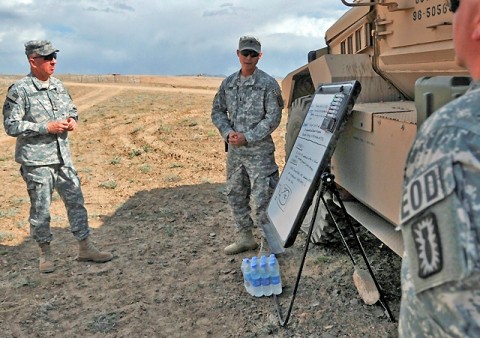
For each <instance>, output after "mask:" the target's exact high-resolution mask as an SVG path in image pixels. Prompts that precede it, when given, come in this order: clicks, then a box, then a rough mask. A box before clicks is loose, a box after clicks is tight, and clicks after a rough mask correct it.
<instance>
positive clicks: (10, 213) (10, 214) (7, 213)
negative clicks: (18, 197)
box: [0, 208, 18, 218]
mask: <svg viewBox="0 0 480 338" xmlns="http://www.w3.org/2000/svg"><path fill="white" fill-rule="evenodd" d="M16 214H18V210H17V209H16V208H10V209H8V210H0V218H7V217H13V216H15V215H16Z"/></svg>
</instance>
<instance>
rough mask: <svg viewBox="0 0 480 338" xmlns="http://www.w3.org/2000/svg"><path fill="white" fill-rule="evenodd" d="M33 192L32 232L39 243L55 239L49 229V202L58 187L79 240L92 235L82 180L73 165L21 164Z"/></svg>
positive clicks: (21, 169) (23, 175)
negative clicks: (71, 166) (81, 184)
mask: <svg viewBox="0 0 480 338" xmlns="http://www.w3.org/2000/svg"><path fill="white" fill-rule="evenodd" d="M20 173H21V174H22V177H23V179H24V181H25V182H26V183H27V190H28V195H29V196H30V218H29V221H30V234H31V236H32V237H33V239H34V240H35V241H36V242H37V243H46V242H51V241H52V240H53V235H52V232H51V230H50V205H51V203H52V194H53V190H54V189H55V190H56V191H57V192H58V194H59V195H60V197H61V198H62V200H63V203H64V204H65V208H66V209H67V215H68V220H69V223H70V230H71V232H72V233H73V235H74V236H75V238H76V239H77V240H82V239H84V238H86V237H88V235H89V227H88V215H87V210H86V209H85V206H84V199H83V193H82V189H81V186H80V180H79V178H78V176H77V173H76V172H75V170H74V169H73V168H70V167H66V166H63V165H50V166H21V168H20Z"/></svg>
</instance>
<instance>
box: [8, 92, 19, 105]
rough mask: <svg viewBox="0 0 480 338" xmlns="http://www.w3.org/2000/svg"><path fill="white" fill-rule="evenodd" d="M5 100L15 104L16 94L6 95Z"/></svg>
mask: <svg viewBox="0 0 480 338" xmlns="http://www.w3.org/2000/svg"><path fill="white" fill-rule="evenodd" d="M7 99H9V100H10V101H13V102H15V103H16V102H17V99H18V94H17V93H8V94H7Z"/></svg>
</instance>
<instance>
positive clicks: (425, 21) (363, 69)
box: [282, 0, 471, 255]
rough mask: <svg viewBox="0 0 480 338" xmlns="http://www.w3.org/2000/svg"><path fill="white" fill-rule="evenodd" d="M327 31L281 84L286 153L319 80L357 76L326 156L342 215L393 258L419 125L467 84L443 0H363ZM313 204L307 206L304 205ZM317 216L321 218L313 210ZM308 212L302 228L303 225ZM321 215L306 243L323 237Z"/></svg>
mask: <svg viewBox="0 0 480 338" xmlns="http://www.w3.org/2000/svg"><path fill="white" fill-rule="evenodd" d="M341 1H342V3H343V4H344V5H346V6H349V7H351V8H350V9H349V10H348V11H347V12H346V13H345V14H344V15H343V16H342V17H341V18H340V19H339V20H337V21H336V22H335V23H334V24H333V25H332V26H331V27H330V28H329V29H328V30H327V31H326V34H325V43H326V47H325V48H321V49H318V50H315V51H311V52H309V53H308V64H306V65H304V66H302V67H300V68H299V69H296V70H294V71H292V72H291V73H289V74H288V75H287V76H286V77H285V79H284V80H283V82H282V92H283V95H284V99H285V103H286V108H287V111H288V120H287V131H286V135H285V141H286V145H285V148H286V149H285V150H286V154H287V157H288V155H289V153H290V151H291V148H292V146H293V144H294V142H295V139H296V137H297V135H298V131H299V129H300V127H301V125H302V123H303V120H304V117H305V115H306V113H307V111H308V109H309V107H310V104H311V102H312V99H313V96H314V92H315V88H317V87H318V86H319V85H321V84H325V83H332V82H340V81H350V80H358V81H359V82H360V83H361V87H362V90H361V93H360V95H359V97H358V98H357V100H356V103H355V106H354V108H353V112H352V115H351V116H350V117H349V120H348V122H347V126H346V128H345V130H344V131H343V132H342V134H341V136H340V138H339V140H338V143H337V145H336V149H335V152H334V154H333V157H332V160H331V171H332V173H333V174H334V176H335V182H336V184H337V185H338V186H339V187H340V188H341V189H342V190H344V192H345V194H344V195H345V196H348V197H347V198H345V199H344V200H343V199H342V200H343V202H344V204H345V206H346V208H347V210H348V212H349V214H350V215H351V216H352V217H353V218H354V219H355V220H356V221H357V222H358V223H360V224H361V225H362V226H364V227H365V228H367V229H368V230H369V231H370V232H372V233H373V234H374V235H375V236H376V237H378V238H379V239H380V240H381V241H382V242H383V243H385V244H386V245H388V246H389V247H390V248H391V249H392V250H393V251H395V252H396V253H397V254H398V255H402V253H403V243H402V238H401V233H400V232H398V231H396V230H395V228H396V226H397V225H398V224H399V215H400V207H401V199H402V198H401V195H402V181H403V172H404V167H405V162H406V157H407V155H408V151H409V149H410V147H411V145H412V142H413V140H414V138H415V135H416V131H417V128H418V127H419V126H420V125H421V123H422V122H423V121H425V119H426V118H428V116H429V115H430V114H431V113H432V112H433V111H434V110H436V109H438V108H439V107H441V106H442V105H444V104H445V103H447V102H449V101H450V100H452V99H454V98H456V97H458V96H460V95H462V94H463V93H464V92H465V91H466V90H467V88H468V86H469V84H470V81H471V79H470V77H469V76H468V73H467V71H466V70H465V69H463V68H461V67H459V66H457V65H456V63H455V52H454V48H453V40H452V13H451V12H450V11H449V7H448V4H447V1H446V0H372V1H371V2H369V1H368V0H360V1H357V2H347V0H341ZM310 209H313V208H310ZM320 216H321V217H320ZM311 217H312V211H311V210H310V211H309V212H308V213H307V216H306V217H305V219H304V221H303V222H304V226H309V224H310V222H311ZM326 219H328V217H326V215H325V214H324V215H318V216H317V218H316V222H315V228H314V232H313V236H312V237H313V240H314V241H316V240H318V241H319V242H322V238H323V239H324V240H325V241H328V232H327V229H330V230H329V231H330V232H332V231H336V229H335V228H334V227H331V225H330V226H328V224H327V225H326V223H327V221H326Z"/></svg>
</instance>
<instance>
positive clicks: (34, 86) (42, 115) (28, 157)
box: [3, 74, 78, 167]
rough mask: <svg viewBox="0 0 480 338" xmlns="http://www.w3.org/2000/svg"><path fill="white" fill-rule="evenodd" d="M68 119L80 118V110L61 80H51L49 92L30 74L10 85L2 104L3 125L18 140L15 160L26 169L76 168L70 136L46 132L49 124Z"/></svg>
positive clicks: (52, 78) (65, 133) (51, 78)
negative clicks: (70, 147)
mask: <svg viewBox="0 0 480 338" xmlns="http://www.w3.org/2000/svg"><path fill="white" fill-rule="evenodd" d="M69 117H72V118H74V119H75V120H77V119H78V115H77V108H76V107H75V105H74V104H73V101H72V98H71V97H70V94H69V93H68V91H67V90H66V89H65V87H64V86H63V84H62V82H61V81H60V80H58V79H56V78H54V77H50V84H49V86H48V89H47V88H42V83H41V82H40V81H39V80H38V79H37V78H35V76H33V74H29V75H27V76H26V77H24V78H22V79H20V80H19V81H17V82H15V83H14V84H13V85H12V86H10V88H9V89H8V94H7V97H6V99H5V102H4V104H3V125H4V127H5V131H6V133H7V134H8V135H10V136H13V137H16V138H17V142H16V149H15V161H17V162H18V163H20V164H22V165H27V166H37V165H51V164H64V165H66V166H69V167H73V164H72V159H71V155H70V149H69V143H68V133H67V132H64V133H62V134H49V133H48V132H47V124H48V122H50V121H61V120H66V119H67V118H69Z"/></svg>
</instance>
